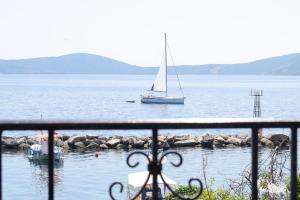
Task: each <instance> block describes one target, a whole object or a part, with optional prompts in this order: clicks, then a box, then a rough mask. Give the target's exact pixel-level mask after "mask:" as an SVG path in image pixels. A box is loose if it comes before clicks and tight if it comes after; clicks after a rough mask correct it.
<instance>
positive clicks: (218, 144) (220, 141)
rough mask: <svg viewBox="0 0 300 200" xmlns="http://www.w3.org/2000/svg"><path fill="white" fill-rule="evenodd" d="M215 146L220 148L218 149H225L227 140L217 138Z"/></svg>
mask: <svg viewBox="0 0 300 200" xmlns="http://www.w3.org/2000/svg"><path fill="white" fill-rule="evenodd" d="M213 144H214V146H216V147H218V148H223V147H225V146H226V145H225V140H224V138H222V137H220V136H217V137H215V138H214V142H213Z"/></svg>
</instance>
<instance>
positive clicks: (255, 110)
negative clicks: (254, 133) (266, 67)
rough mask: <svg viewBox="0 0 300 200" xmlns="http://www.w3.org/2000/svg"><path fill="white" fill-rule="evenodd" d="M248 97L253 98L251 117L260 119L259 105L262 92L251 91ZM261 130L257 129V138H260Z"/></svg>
mask: <svg viewBox="0 0 300 200" xmlns="http://www.w3.org/2000/svg"><path fill="white" fill-rule="evenodd" d="M250 96H254V108H253V117H254V118H258V117H261V104H260V97H261V96H263V91H262V90H257V89H251V92H250ZM262 134H263V133H262V129H258V137H259V138H261V137H262Z"/></svg>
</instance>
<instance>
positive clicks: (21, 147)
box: [18, 143, 30, 150]
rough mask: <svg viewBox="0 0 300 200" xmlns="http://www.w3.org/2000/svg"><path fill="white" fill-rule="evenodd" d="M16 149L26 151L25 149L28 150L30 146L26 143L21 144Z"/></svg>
mask: <svg viewBox="0 0 300 200" xmlns="http://www.w3.org/2000/svg"><path fill="white" fill-rule="evenodd" d="M18 149H19V150H27V149H30V145H29V144H26V143H22V144H20V145H19V146H18Z"/></svg>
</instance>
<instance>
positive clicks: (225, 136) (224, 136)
mask: <svg viewBox="0 0 300 200" xmlns="http://www.w3.org/2000/svg"><path fill="white" fill-rule="evenodd" d="M219 137H222V138H223V139H224V140H227V139H228V138H229V136H228V135H224V134H221V135H220V136H219Z"/></svg>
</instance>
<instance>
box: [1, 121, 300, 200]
mask: <svg viewBox="0 0 300 200" xmlns="http://www.w3.org/2000/svg"><path fill="white" fill-rule="evenodd" d="M299 127H300V121H276V120H264V119H171V120H161V119H159V120H132V121H107V122H101V121H100V122H98V121H94V122H91V121H88V122H85V121H1V122H0V136H1V137H0V138H1V139H0V140H1V141H0V142H1V144H2V133H3V131H6V130H7V131H11V130H19V131H25V130H47V131H48V137H49V140H48V142H49V143H48V145H49V149H50V151H49V161H48V168H49V184H48V199H49V200H53V199H54V180H53V177H54V176H53V175H54V154H53V147H54V131H55V130H152V155H153V157H152V159H149V158H148V157H147V159H148V162H149V163H148V171H149V176H150V175H152V177H153V185H152V196H153V199H159V198H158V184H157V178H158V176H160V174H161V169H162V165H163V164H162V162H161V160H162V157H163V156H166V155H162V157H160V158H158V149H159V147H158V138H157V136H158V130H160V129H233V128H234V129H244V128H246V129H251V130H252V135H251V138H252V145H251V149H252V151H251V166H252V168H251V169H252V173H251V176H252V194H251V196H252V199H258V187H257V180H258V132H259V129H262V128H288V129H290V130H291V144H290V152H291V171H290V176H291V192H290V199H293V200H295V199H297V190H296V186H297V129H298V128H299ZM0 149H1V148H0ZM51 149H52V151H51ZM168 153H175V154H176V155H177V156H179V158H180V162H179V163H177V164H174V163H173V165H177V166H180V165H181V162H182V157H181V155H180V154H178V153H176V152H167V153H166V154H168ZM141 154H143V153H142V152H141ZM0 155H1V156H0V195H1V196H0V200H2V184H3V183H2V149H1V150H0ZM129 159H130V155H129V157H128V159H127V163H128V165H129V166H130V167H135V166H136V165H137V164H138V163H135V164H130V162H129ZM149 176H148V178H149ZM190 181H191V182H192V181H198V183H199V184H200V186H201V184H202V183H201V181H200V180H198V179H196V180H195V179H190ZM146 183H147V182H146ZM115 185H119V186H120V187H121V188H122V187H123V185H122V184H121V183H119V182H115V183H113V184H112V185H111V186H110V189H109V191H108V192H109V193H110V196H111V198H112V199H114V197H113V194H112V191H111V189H112V188H113V187H114V186H115ZM169 189H170V188H169ZM175 195H176V196H178V194H175ZM199 195H201V191H199V193H198V195H196V196H194V197H193V198H184V197H180V198H181V199H195V198H196V197H197V196H199Z"/></svg>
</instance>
